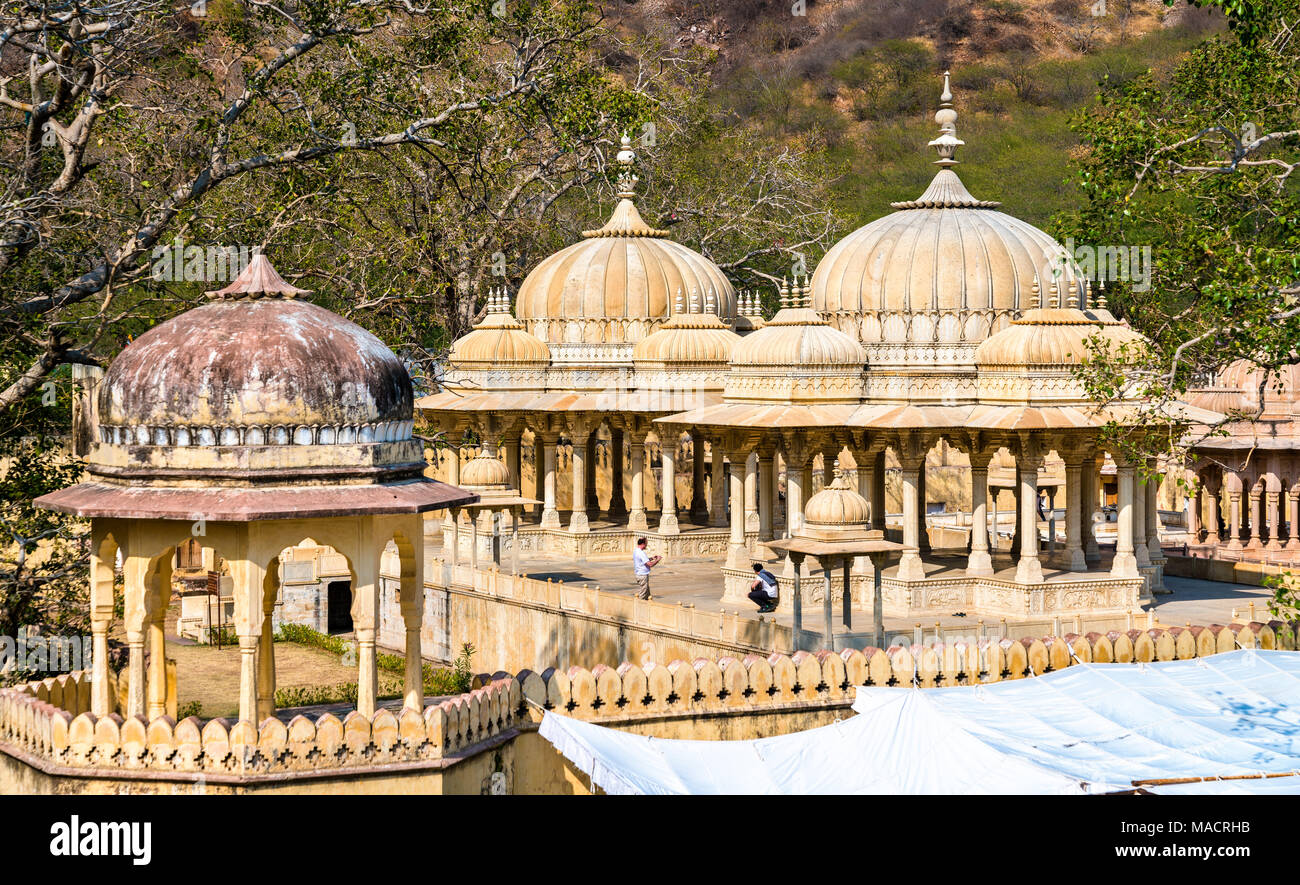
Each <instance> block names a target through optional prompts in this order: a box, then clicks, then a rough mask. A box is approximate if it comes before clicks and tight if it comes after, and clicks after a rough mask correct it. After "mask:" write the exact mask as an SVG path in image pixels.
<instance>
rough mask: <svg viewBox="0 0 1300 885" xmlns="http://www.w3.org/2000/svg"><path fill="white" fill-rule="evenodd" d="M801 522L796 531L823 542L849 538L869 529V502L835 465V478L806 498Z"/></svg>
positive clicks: (855, 537) (847, 539) (863, 533)
mask: <svg viewBox="0 0 1300 885" xmlns="http://www.w3.org/2000/svg"><path fill="white" fill-rule="evenodd" d="M803 518H804V521H803V525H802V526H800V528H799V529H798V531H797V534H798V535H800V536H801V537H805V538H814V539H817V540H822V541H849V540H856V539H861V538H863V537H865V536H866V535H867V534H868V533H869V532H870V531H871V505H870V504H869V503H867V499H866V498H864V497H862V495H860V494H858V492H857V490H856V489H854V488H853V487H852V486H850V485H849V482H848V478H847V477H845V475H844V472H843V471H842V470H840V466H839V462H836V464H835V479H834V481H833V482H831V483H830V484H829V485H827V486H826V487H825V488H823V489H822V490H821V491H819V492H817V494H815V495H813V496H812V497H811V498H809V499H808V503H807V504H805V505H804V508H803Z"/></svg>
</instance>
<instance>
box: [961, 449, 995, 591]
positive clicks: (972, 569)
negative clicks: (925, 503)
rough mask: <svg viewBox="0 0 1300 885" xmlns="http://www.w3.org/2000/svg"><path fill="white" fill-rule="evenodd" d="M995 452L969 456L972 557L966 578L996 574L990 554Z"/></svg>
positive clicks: (968, 559)
mask: <svg viewBox="0 0 1300 885" xmlns="http://www.w3.org/2000/svg"><path fill="white" fill-rule="evenodd" d="M992 457H993V455H992V452H987V451H980V450H974V451H972V452H971V453H970V489H971V491H970V494H971V515H970V556H969V557H968V558H967V560H966V574H968V575H971V576H972V577H974V576H979V575H991V574H993V558H992V556H991V555H990V554H989V511H988V506H989V462H990V461H991V460H992Z"/></svg>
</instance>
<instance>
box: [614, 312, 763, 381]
mask: <svg viewBox="0 0 1300 885" xmlns="http://www.w3.org/2000/svg"><path fill="white" fill-rule="evenodd" d="M713 294H714V293H706V295H707V296H709V297H706V298H705V299H703V300H705V301H708V302H711V303H706V304H701V303H700V301H701V299H700V298H698V297H696V293H692V295H691V299H690V303H689V304H687V303H683V301H682V299H681V293H678V303H677V309H676V310H675V311H674V312H673V314H672V316H671V317H670V318H669V319H668V321H667V322H666V323H664V324H663V325H662V326H660V327H659V328H658V329H657V330H656V331H654V332H652V333H651V334H650V335H648V336H646V337H645V338H642V339H641V340H640V341H638V342H637V343H636V346H635V347H633V348H632V361H633V362H634V363H635V364H636V365H637V367H638V368H642V367H643V366H655V367H663V368H671V367H674V366H687V367H692V366H695V367H706V368H713V369H716V370H719V371H721V370H725V369H726V367H727V363H728V361H729V360H730V359H731V354H732V351H733V350H734V349H735V347H736V345H737V344H738V343H739V342H740V340H741V338H740V336H739V335H737V334H736V333H735V332H733V331H731V328H730V327H729V326H728V325H727V324H726V323H725V322H723V320H722V318H721V317H719V316H718V315H717V314H716V313H713V312H712V311H711V310H710V308H711V307H713V306H714V305H715V304H716V303H717V302H716V298H715V297H713Z"/></svg>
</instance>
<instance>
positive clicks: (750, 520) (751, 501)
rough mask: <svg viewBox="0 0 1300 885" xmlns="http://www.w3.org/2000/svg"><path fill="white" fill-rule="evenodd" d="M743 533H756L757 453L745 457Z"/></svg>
mask: <svg viewBox="0 0 1300 885" xmlns="http://www.w3.org/2000/svg"><path fill="white" fill-rule="evenodd" d="M745 531H746V532H756V531H758V453H757V452H750V453H749V454H748V455H747V456H746V457H745Z"/></svg>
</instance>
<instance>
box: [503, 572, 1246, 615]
mask: <svg viewBox="0 0 1300 885" xmlns="http://www.w3.org/2000/svg"><path fill="white" fill-rule="evenodd" d="M933 559H934V561H933V562H931V561H927V562H926V570H927V572H929V573H934V572H936V571H944V570H949V569H958V568H964V564H965V559H964V557H958V556H935V557H933ZM994 566H995V568H997V569H998V570H999V571H1003V570H1007V571H1010V572H1014V561H1013V560H1012V559H1011V557H1009V556H1006V555H999V556H996V557H995V558H994ZM771 567H772V568H773V569H778V568H780V564H779V563H777V564H773V565H772V566H771ZM520 570H521V571H523V572H524V573H526V574H527V575H529V576H530V577H533V578H539V579H542V580H545V579H547V578H552V579H555V580H560V581H565V582H568V583H579V584H591V585H592V586H599V587H600V589H601V590H602V591H605V592H612V593H628V594H631V593H632V592H634V589H635V583H634V581H633V578H632V565H631V558H630V554H629V559H628V561H626V562H623V561H618V560H577V559H572V558H566V557H562V556H552V555H546V554H532V555H530V556H527V557H523V558H521V560H520ZM891 571H892V569H886V571H885V573H886V574H889V573H890V572H891ZM1043 572H1044V576H1045V578H1046V579H1047V580H1049V581H1050V580H1052V579H1053V578H1056V577H1059V576H1063V575H1065V574H1067V573H1066V572H1063V571H1061V570H1059V569H1053V568H1051V567H1050V566H1049V565H1047V564H1044V569H1043ZM819 579H820V576H814V577H813V578H812V580H819ZM1165 584H1166V586H1167V587H1168V588H1169V589H1170V590H1172V591H1173V593H1171V594H1169V595H1165V596H1159V597H1157V598H1156V600H1155V603H1154V605H1152V604H1148V605H1146V606H1145V607H1144V610H1147V609H1150V610H1152V612H1153V614H1154V617H1155V619H1156V622H1157V623H1159V624H1162V625H1164V626H1171V627H1172V626H1182V625H1183V624H1185V623H1187V622H1191V623H1193V624H1211V623H1219V624H1224V623H1227V622H1228V621H1229V620H1231V617H1232V611H1233V609H1237V610H1239V612H1240V613H1241V614H1242V615H1246V614H1247V613H1248V605H1249V603H1250V602H1252V601H1253V602H1254V603H1255V605H1256V617H1264V616H1265V615H1266V613H1267V601H1268V598H1269V597H1270V595H1271V594H1270V593H1269V591H1267V590H1265V589H1263V588H1261V587H1254V586H1249V585H1244V584H1226V583H1221V582H1217V581H1204V580H1198V579H1194V578H1179V577H1172V576H1166V577H1165ZM650 589H651V593H652V595H653V596H654V598H656V599H658V600H660V601H661V602H679V603H689V604H693V605H695V606H696V607H697V608H699V609H701V610H706V611H718V610H719V609H725V610H726V611H738V612H739V614H740V615H741V616H742V617H751V618H758V617H759V615H758V614H757V609H756V607H755V606H753V605H752V604H751V603H749V602H748V601H746V602H744V603H743V604H741V605H730V604H728V605H726V606H724V605H722V603H721V601H720V598H721V596H722V579H721V575H720V573H719V570H718V563H717V561H716V560H714V559H712V558H691V559H686V558H683V559H675V560H665V561H664V562H662V563H661V564H660V565H659V566H657V567H656V568H655V569H654V571H653V572H652V576H651V582H650ZM803 615H804V629H806V630H817V631H820V630H822V629H824V620H823V614H822V607H821V605H820V604H818V605H805V606H804V612H803ZM762 617H764V618H776V619H777V620H778V621H779V622H780V623H783V624H786V625H789V624H791V622H792V616H791V615H790V614H789V613H782V612H775V613H773V614H769V615H764V616H762ZM833 617H834V620H835V624H834V627H835V630H836V632H839V631H840V630H841V629H842V626H841V624H840V608H839V606H838V605H836V607H835V611H834V614H833ZM936 621H937V622H938V623H939V624H941V625H942V626H943V628H944V629H945V630H946V629H949V628H958V627H963V626H964V627H972V628H974V626H975V625H976V623H977V622H978V619H977V617H976V616H975V614H974V613H972V614H970V615H966V616H962V615H961V614H958V613H956V612H953V613H948V614H945V615H943V616H941V617H938V618H929V619H927V620H926V622H925V623H924V624H923V626H924V627H925V628H932V627H933V626H934V624H935V622H936ZM997 623H998V624H999V625H1000V620H999V621H998V622H997ZM915 624H916V620H915V619H914V618H913V619H909V618H901V617H897V618H894V617H889V616H886V618H885V630H886V632H894V631H911V630H912V629H913V627H914V626H915ZM988 624H989V626H990V629H992V627H993V624H994V621H993V620H990V621H989V622H988ZM871 626H872V625H871V612H870V609H869V608H868V609H864V608H860V607H854V609H853V611H852V629H853V631H854V632H855V633H861V632H864V631H869V630H870V629H871Z"/></svg>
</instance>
